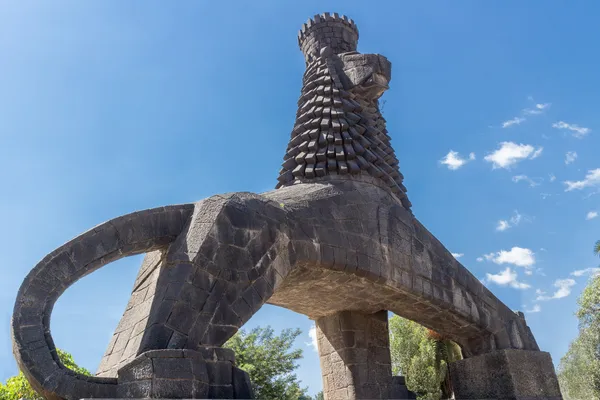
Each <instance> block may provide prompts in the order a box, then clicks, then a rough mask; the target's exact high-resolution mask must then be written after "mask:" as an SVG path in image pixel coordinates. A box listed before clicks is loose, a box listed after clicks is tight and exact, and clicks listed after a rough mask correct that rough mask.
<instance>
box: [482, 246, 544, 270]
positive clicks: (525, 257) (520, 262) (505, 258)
mask: <svg viewBox="0 0 600 400" xmlns="http://www.w3.org/2000/svg"><path fill="white" fill-rule="evenodd" d="M483 257H484V258H485V259H486V260H488V261H492V262H494V263H496V264H500V265H501V264H513V265H516V266H517V267H525V268H530V267H532V266H533V265H534V264H535V253H534V252H533V251H531V250H530V249H524V248H522V247H513V248H512V249H510V250H500V251H498V252H496V253H489V254H484V255H483Z"/></svg>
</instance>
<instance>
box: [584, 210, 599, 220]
mask: <svg viewBox="0 0 600 400" xmlns="http://www.w3.org/2000/svg"><path fill="white" fill-rule="evenodd" d="M596 217H598V211H590V212H588V213H587V215H586V216H585V219H594V218H596Z"/></svg>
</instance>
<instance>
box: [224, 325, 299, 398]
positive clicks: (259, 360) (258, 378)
mask: <svg viewBox="0 0 600 400" xmlns="http://www.w3.org/2000/svg"><path fill="white" fill-rule="evenodd" d="M300 333H301V331H300V329H285V330H283V331H282V332H281V334H280V335H279V336H276V335H274V332H273V329H271V327H270V326H267V327H266V328H261V327H256V328H254V329H253V330H251V331H250V332H248V333H247V332H245V331H244V330H240V331H239V332H238V333H236V334H235V335H234V336H233V337H232V338H231V339H229V341H228V342H227V343H225V347H228V348H230V349H232V350H233V351H234V352H235V358H236V364H237V366H238V367H239V368H241V369H243V370H245V371H246V372H248V374H249V375H250V381H251V382H252V389H253V391H254V396H255V397H256V398H257V399H261V400H263V399H264V400H271V399H272V400H298V399H299V398H301V397H303V396H306V391H307V389H306V388H301V387H300V381H298V378H297V377H296V374H294V373H293V372H294V370H295V369H296V368H298V364H297V361H298V360H300V359H301V358H302V349H296V350H291V348H292V347H293V345H294V340H295V339H296V338H297V337H298V335H300Z"/></svg>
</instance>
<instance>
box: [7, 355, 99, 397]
mask: <svg viewBox="0 0 600 400" xmlns="http://www.w3.org/2000/svg"><path fill="white" fill-rule="evenodd" d="M57 352H58V356H59V358H60V360H61V361H62V363H63V365H64V366H65V367H67V368H69V369H71V370H73V371H75V372H78V373H80V374H83V375H88V376H89V375H91V374H90V372H89V371H88V370H87V369H85V368H82V367H80V366H78V365H77V364H75V361H74V360H73V356H72V355H71V354H69V353H67V352H66V351H62V350H60V349H57ZM0 399H1V400H19V399H26V400H44V398H43V397H42V396H40V395H39V394H37V393H36V391H35V390H33V388H32V387H31V385H30V384H29V382H28V381H27V378H25V375H23V372H19V374H18V375H16V376H13V377H11V378H8V380H7V381H6V384H2V383H0Z"/></svg>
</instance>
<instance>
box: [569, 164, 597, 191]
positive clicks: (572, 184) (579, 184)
mask: <svg viewBox="0 0 600 400" xmlns="http://www.w3.org/2000/svg"><path fill="white" fill-rule="evenodd" d="M564 183H565V185H567V188H566V189H565V192H570V191H571V190H575V189H577V190H581V189H583V188H586V187H588V186H597V185H600V168H596V169H591V170H589V171H588V172H587V174H586V175H585V178H584V179H583V180H581V181H565V182H564Z"/></svg>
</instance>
